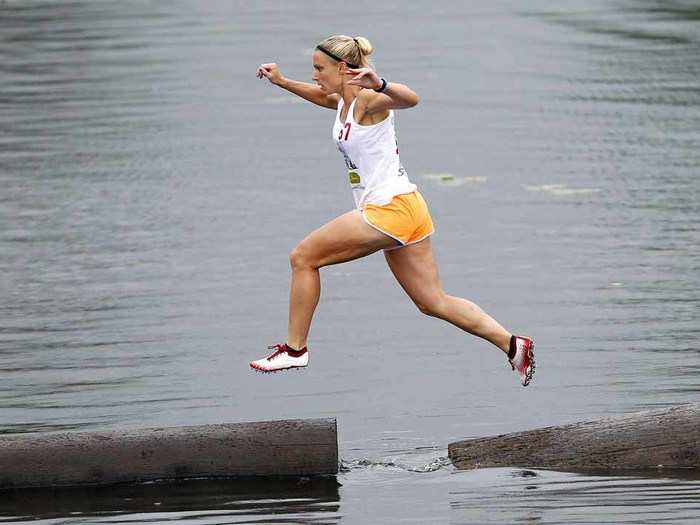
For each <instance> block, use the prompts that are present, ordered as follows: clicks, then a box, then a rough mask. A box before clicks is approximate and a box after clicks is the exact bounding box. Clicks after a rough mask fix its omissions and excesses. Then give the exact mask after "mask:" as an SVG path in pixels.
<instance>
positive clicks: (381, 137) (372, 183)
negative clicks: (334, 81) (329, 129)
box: [333, 98, 416, 209]
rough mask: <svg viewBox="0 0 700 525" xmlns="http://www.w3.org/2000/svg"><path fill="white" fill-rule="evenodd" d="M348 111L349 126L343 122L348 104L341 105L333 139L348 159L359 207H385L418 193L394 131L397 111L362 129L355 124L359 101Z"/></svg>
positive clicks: (346, 159)
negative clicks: (399, 196) (405, 167)
mask: <svg viewBox="0 0 700 525" xmlns="http://www.w3.org/2000/svg"><path fill="white" fill-rule="evenodd" d="M356 101H357V98H355V100H353V101H352V103H351V104H350V107H349V108H348V114H347V117H346V118H345V123H343V122H341V121H340V112H341V111H342V109H343V105H344V101H343V99H342V98H341V99H340V101H339V102H338V111H337V113H336V116H335V122H334V123H333V140H334V141H335V143H336V144H337V145H338V149H339V150H340V152H341V153H342V154H343V157H345V165H346V167H347V169H348V177H349V179H350V186H351V187H352V193H353V196H354V197H355V206H357V207H358V208H359V209H363V208H364V206H365V205H366V204H376V205H378V206H383V205H385V204H389V202H391V199H392V198H394V197H395V196H396V195H401V194H403V193H411V192H414V191H416V185H415V184H412V183H411V181H410V180H408V174H407V173H406V170H405V169H404V167H403V166H402V165H401V161H400V160H399V147H398V143H397V141H396V132H395V131H394V111H393V110H389V116H388V117H387V118H385V119H384V120H383V121H381V122H379V123H378V124H373V125H371V126H362V125H360V124H358V123H357V122H355V119H354V118H353V111H354V109H355V102H356Z"/></svg>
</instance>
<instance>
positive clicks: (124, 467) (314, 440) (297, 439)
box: [0, 419, 338, 489]
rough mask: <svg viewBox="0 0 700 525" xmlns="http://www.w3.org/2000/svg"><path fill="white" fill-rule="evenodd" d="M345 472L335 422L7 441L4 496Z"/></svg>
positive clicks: (0, 450) (1, 450) (1, 453)
mask: <svg viewBox="0 0 700 525" xmlns="http://www.w3.org/2000/svg"><path fill="white" fill-rule="evenodd" d="M337 472H338V438H337V425H336V421H335V419H307V420H303V419H297V420H283V421H264V422H254V423H233V424H221V425H203V426H191V427H174V428H150V429H143V430H132V431H113V432H70V433H60V434H42V435H31V436H29V435H19V436H5V437H0V489H16V488H25V487H65V486H86V485H93V486H94V485H110V484H115V483H129V482H143V481H156V480H181V479H191V478H210V479H218V478H240V477H248V476H316V475H334V474H337Z"/></svg>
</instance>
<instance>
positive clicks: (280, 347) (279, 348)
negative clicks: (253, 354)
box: [267, 345, 287, 361]
mask: <svg viewBox="0 0 700 525" xmlns="http://www.w3.org/2000/svg"><path fill="white" fill-rule="evenodd" d="M273 348H277V350H276V351H275V352H274V353H273V354H272V355H270V356H268V358H267V360H268V361H272V360H273V359H275V358H276V357H278V356H280V355H281V354H285V353H287V349H286V348H285V347H284V345H272V346H268V347H267V349H268V350H272V349H273Z"/></svg>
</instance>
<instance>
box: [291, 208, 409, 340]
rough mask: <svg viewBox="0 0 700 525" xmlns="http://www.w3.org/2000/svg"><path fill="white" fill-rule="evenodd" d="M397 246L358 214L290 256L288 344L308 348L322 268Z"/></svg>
mask: <svg viewBox="0 0 700 525" xmlns="http://www.w3.org/2000/svg"><path fill="white" fill-rule="evenodd" d="M396 244H397V243H396V241H395V240H394V239H392V238H391V237H389V236H388V235H385V234H383V233H381V232H380V231H378V230H375V229H374V228H372V227H371V226H369V225H368V224H367V223H366V222H365V221H364V219H363V218H362V215H361V214H360V212H359V211H358V210H353V211H350V212H348V213H345V214H343V215H341V216H340V217H337V218H336V219H333V220H332V221H330V222H329V223H327V224H324V225H323V226H321V227H320V228H319V229H317V230H315V231H313V232H312V233H310V234H309V235H308V236H307V237H306V238H305V239H304V240H303V241H301V242H300V243H299V244H298V245H297V246H296V248H294V250H293V251H292V253H291V255H290V263H291V266H292V284H291V290H290V293H289V327H288V332H287V344H288V345H289V346H291V347H292V348H296V349H300V348H304V347H305V346H306V339H307V337H308V334H309V328H310V326H311V319H312V317H313V314H314V310H315V309H316V305H317V304H318V301H319V298H320V295H321V279H320V275H319V268H321V267H323V266H329V265H331V264H338V263H342V262H347V261H351V260H353V259H358V258H360V257H364V256H366V255H369V254H371V253H374V252H376V251H378V250H382V249H384V248H389V247H392V246H396Z"/></svg>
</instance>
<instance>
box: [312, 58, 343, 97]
mask: <svg viewBox="0 0 700 525" xmlns="http://www.w3.org/2000/svg"><path fill="white" fill-rule="evenodd" d="M313 67H314V74H313V76H312V77H311V78H312V79H313V81H314V82H316V83H317V84H318V85H319V86H321V89H323V90H324V91H327V92H329V93H335V92H337V91H339V90H340V87H341V86H342V84H343V71H344V65H343V64H342V62H335V61H334V60H331V59H330V58H329V57H328V56H326V55H325V54H324V53H322V52H321V51H318V50H316V51H314V55H313Z"/></svg>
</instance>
